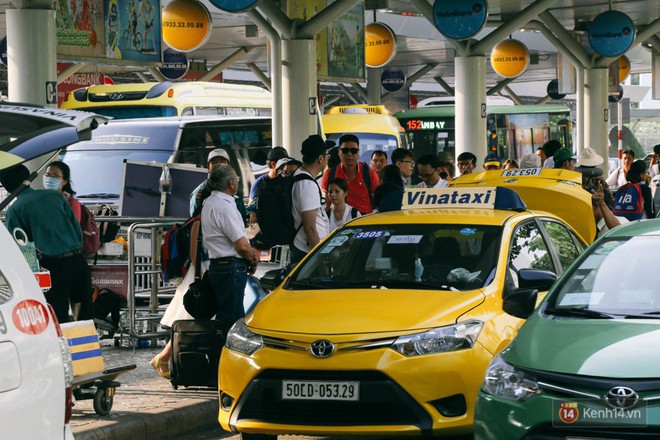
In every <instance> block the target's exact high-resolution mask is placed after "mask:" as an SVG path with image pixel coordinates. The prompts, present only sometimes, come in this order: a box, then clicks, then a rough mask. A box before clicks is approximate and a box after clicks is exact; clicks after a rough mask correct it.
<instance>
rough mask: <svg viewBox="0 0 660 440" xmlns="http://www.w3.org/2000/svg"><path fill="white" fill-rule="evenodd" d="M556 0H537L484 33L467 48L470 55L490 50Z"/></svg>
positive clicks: (478, 54)
mask: <svg viewBox="0 0 660 440" xmlns="http://www.w3.org/2000/svg"><path fill="white" fill-rule="evenodd" d="M557 1H558V0H538V1H535V2H533V3H532V4H531V5H529V6H527V7H526V8H525V9H523V10H522V11H520V12H519V13H518V14H516V15H515V16H514V17H513V18H511V19H509V20H507V21H506V22H505V23H504V24H503V25H502V26H500V27H498V28H497V29H495V30H494V31H493V32H491V33H490V34H488V35H486V36H485V37H484V38H482V39H481V41H479V42H478V43H476V44H475V45H474V46H471V48H470V49H469V53H470V55H471V56H480V55H483V54H484V53H486V52H490V51H491V50H492V49H493V47H495V45H496V44H497V43H499V42H500V41H502V40H504V39H505V38H507V37H508V36H509V35H511V34H512V33H513V32H514V31H517V30H518V29H520V28H521V27H523V26H524V25H526V24H527V23H529V22H530V21H531V20H533V19H535V18H536V17H537V16H538V15H539V14H540V13H541V12H543V11H545V10H546V9H548V8H549V7H550V6H552V5H553V4H555V3H557Z"/></svg>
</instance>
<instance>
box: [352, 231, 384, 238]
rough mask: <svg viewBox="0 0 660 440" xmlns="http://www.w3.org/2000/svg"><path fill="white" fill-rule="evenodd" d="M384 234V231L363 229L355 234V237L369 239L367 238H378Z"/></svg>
mask: <svg viewBox="0 0 660 440" xmlns="http://www.w3.org/2000/svg"><path fill="white" fill-rule="evenodd" d="M384 235H385V231H364V232H359V233H357V234H355V238H359V239H369V238H378V237H382V236H384Z"/></svg>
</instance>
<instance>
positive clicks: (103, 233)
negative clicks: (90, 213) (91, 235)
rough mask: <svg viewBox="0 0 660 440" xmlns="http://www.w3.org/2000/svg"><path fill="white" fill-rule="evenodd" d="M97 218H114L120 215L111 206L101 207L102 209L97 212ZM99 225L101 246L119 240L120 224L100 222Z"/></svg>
mask: <svg viewBox="0 0 660 440" xmlns="http://www.w3.org/2000/svg"><path fill="white" fill-rule="evenodd" d="M96 215H97V216H101V217H112V216H116V215H119V213H118V212H117V210H116V209H114V208H113V207H112V206H110V205H101V207H100V208H99V209H98V211H96ZM98 225H99V241H100V242H101V244H103V243H109V242H111V241H112V240H114V239H115V238H117V233H118V232H119V227H120V225H119V223H118V222H107V221H106V222H104V221H101V222H98Z"/></svg>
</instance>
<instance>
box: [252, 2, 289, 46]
mask: <svg viewBox="0 0 660 440" xmlns="http://www.w3.org/2000/svg"><path fill="white" fill-rule="evenodd" d="M256 9H257V11H258V12H259V13H260V14H261V16H262V17H263V18H264V19H265V20H268V21H269V22H270V23H271V24H272V25H273V28H275V30H276V31H277V33H278V34H279V35H280V36H281V37H282V38H283V39H285V40H290V39H291V36H292V33H291V29H292V28H293V22H292V20H291V19H290V18H289V17H288V16H287V15H286V14H285V13H284V11H283V10H282V9H280V7H279V5H277V4H275V2H273V1H272V0H260V1H259V2H258V3H257V8H256Z"/></svg>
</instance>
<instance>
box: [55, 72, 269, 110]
mask: <svg viewBox="0 0 660 440" xmlns="http://www.w3.org/2000/svg"><path fill="white" fill-rule="evenodd" d="M61 107H62V108H65V109H74V110H86V111H90V112H94V113H98V114H101V115H105V116H112V117H113V118H115V119H133V118H151V117H162V116H192V115H205V116H217V115H226V116H270V115H271V108H272V96H271V94H270V92H269V91H267V90H265V89H262V88H261V87H257V86H250V85H241V84H225V83H215V82H203V81H195V82H179V83H172V82H162V83H154V82H152V83H136V84H115V85H96V86H89V87H85V88H82V89H77V90H74V91H73V92H71V93H69V94H67V95H66V96H65V98H64V102H63V103H62V105H61Z"/></svg>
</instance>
